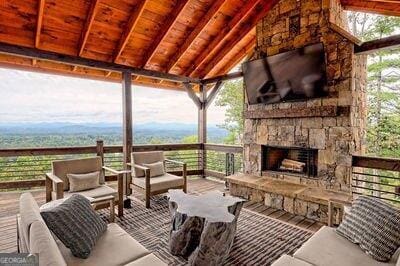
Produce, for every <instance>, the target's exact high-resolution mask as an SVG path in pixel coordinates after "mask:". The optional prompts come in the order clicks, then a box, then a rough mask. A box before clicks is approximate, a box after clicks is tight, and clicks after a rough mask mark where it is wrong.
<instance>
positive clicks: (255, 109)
mask: <svg viewBox="0 0 400 266" xmlns="http://www.w3.org/2000/svg"><path fill="white" fill-rule="evenodd" d="M346 29H347V19H346V14H345V12H344V11H343V10H342V8H341V6H340V2H339V1H337V0H281V1H280V2H279V3H277V4H276V5H275V6H274V8H273V9H271V11H270V12H269V14H268V15H267V16H266V17H265V18H264V19H263V20H261V21H260V22H259V23H258V25H257V44H256V49H255V52H254V54H253V56H252V58H251V59H258V58H261V57H264V56H271V55H275V54H279V53H282V52H286V51H290V50H293V49H296V48H301V47H304V46H307V45H312V44H316V43H322V44H323V46H324V51H325V60H326V75H327V81H328V96H327V97H323V98H317V99H312V100H306V101H295V102H283V103H279V104H267V105H265V104H260V105H246V106H245V110H244V116H245V125H244V169H245V173H246V174H247V175H251V176H253V177H259V178H261V179H262V178H267V179H268V180H269V179H272V180H279V181H285V182H288V183H289V184H295V185H300V186H301V187H302V188H304V190H297V192H296V193H297V194H296V193H294V194H290V195H289V194H288V195H286V196H287V197H288V200H289V203H287V204H286V205H285V195H281V194H279V193H277V192H276V191H273V192H271V193H270V191H268V189H266V190H263V191H262V192H261V193H259V192H255V191H254V188H255V187H254V186H253V187H252V188H249V187H247V188H246V189H250V190H253V192H251V191H250V190H246V189H244V190H241V187H240V185H238V183H236V184H235V183H233V184H232V186H231V188H232V190H233V191H232V193H233V194H236V195H239V196H240V195H242V196H243V195H244V194H246V195H247V196H248V197H250V198H253V199H257V200H263V201H265V204H266V205H268V204H272V205H273V206H274V207H277V208H282V209H285V210H286V208H287V211H289V212H294V213H296V214H301V215H305V216H308V215H309V213H310V212H309V210H313V211H311V212H312V213H314V214H315V212H318V213H319V215H311V216H312V218H313V219H317V220H321V221H325V220H324V219H325V218H326V206H325V204H327V203H326V197H325V196H321V197H322V198H324V197H325V198H324V200H323V201H319V200H317V199H316V197H314V196H311V197H308V196H307V197H302V198H301V199H300V198H298V197H297V196H298V193H300V192H299V191H308V192H307V193H308V194H307V195H310V193H309V192H310V191H314V192H315V191H319V192H318V193H322V194H321V195H325V194H326V193H329V195H330V196H332V195H334V193H336V192H337V193H338V195H350V189H351V187H350V182H351V172H352V168H351V161H352V155H353V154H362V153H363V152H364V137H365V136H364V135H365V119H366V106H365V103H366V99H365V97H366V96H365V84H366V57H365V56H360V55H355V54H354V45H355V44H356V43H358V42H359V41H358V40H357V39H356V38H355V37H353V36H352V35H351V34H349V33H348V32H347V31H346ZM251 59H250V60H251ZM285 159H286V160H289V161H286V162H285V163H284V166H283V167H282V162H283V160H285ZM252 180H253V179H252ZM254 180H256V179H254ZM241 184H242V185H243V184H244V183H243V182H242V183H241ZM257 184H259V183H257ZM289 186H290V185H289ZM299 188H300V187H299ZM282 191H283V192H282V194H285V191H286V190H285V189H282ZM278 192H279V191H278ZM325 192H326V193H325ZM315 193H316V192H315ZM318 193H316V194H318ZM324 193H325V194H324ZM332 193H333V194H332ZM296 197H297V198H298V200H297V203H296ZM277 202H278V204H277V205H276V203H277ZM313 204H314V205H313ZM285 206H286V207H285ZM296 206H297V208H298V209H299V211H295V209H296ZM299 212H300V213H299ZM321 213H323V214H321ZM321 217H325V218H324V219H322V218H321Z"/></svg>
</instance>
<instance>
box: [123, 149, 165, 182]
mask: <svg viewBox="0 0 400 266" xmlns="http://www.w3.org/2000/svg"><path fill="white" fill-rule="evenodd" d="M164 160H165V158H164V153H163V152H162V151H149V152H132V153H131V163H132V165H134V164H139V165H143V164H145V163H156V162H164ZM132 170H133V175H134V176H135V177H143V176H144V171H143V170H141V169H136V168H133V169H132Z"/></svg>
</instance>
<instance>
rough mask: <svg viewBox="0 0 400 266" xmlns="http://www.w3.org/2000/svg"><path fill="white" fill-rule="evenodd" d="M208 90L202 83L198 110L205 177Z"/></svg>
mask: <svg viewBox="0 0 400 266" xmlns="http://www.w3.org/2000/svg"><path fill="white" fill-rule="evenodd" d="M206 101H207V90H206V87H205V86H204V85H200V102H201V104H200V108H199V110H198V140H199V142H200V144H201V150H200V156H199V168H200V170H201V172H202V177H205V169H206V165H207V151H206V149H205V143H206V142H207V108H206Z"/></svg>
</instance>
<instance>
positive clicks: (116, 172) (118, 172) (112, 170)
mask: <svg viewBox="0 0 400 266" xmlns="http://www.w3.org/2000/svg"><path fill="white" fill-rule="evenodd" d="M103 170H105V171H108V172H110V173H113V174H116V175H119V174H121V171H118V170H115V169H113V168H110V167H107V166H103Z"/></svg>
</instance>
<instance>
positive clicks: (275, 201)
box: [264, 193, 283, 210]
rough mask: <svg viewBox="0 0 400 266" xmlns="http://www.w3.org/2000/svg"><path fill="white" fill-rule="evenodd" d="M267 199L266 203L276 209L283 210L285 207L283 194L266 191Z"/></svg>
mask: <svg viewBox="0 0 400 266" xmlns="http://www.w3.org/2000/svg"><path fill="white" fill-rule="evenodd" d="M264 197H265V200H264V204H265V205H266V206H268V207H272V208H275V209H279V210H282V209H283V196H282V195H277V194H272V193H265V196H264Z"/></svg>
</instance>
